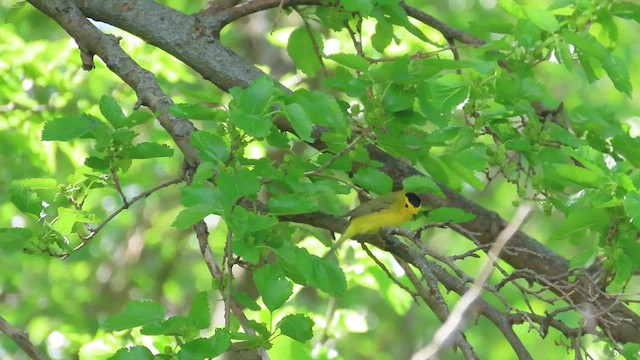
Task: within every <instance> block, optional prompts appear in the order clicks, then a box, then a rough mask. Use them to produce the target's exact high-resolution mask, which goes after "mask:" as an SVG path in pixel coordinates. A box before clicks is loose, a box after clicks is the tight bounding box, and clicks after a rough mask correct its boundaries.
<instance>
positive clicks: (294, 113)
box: [282, 103, 313, 142]
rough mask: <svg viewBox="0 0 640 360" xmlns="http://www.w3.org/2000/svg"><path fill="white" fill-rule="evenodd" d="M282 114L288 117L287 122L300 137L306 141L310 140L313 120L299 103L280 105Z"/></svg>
mask: <svg viewBox="0 0 640 360" xmlns="http://www.w3.org/2000/svg"><path fill="white" fill-rule="evenodd" d="M282 111H283V112H284V115H285V116H286V117H287V119H289V123H291V126H292V127H293V130H295V132H296V134H297V135H298V137H300V139H302V140H304V141H306V142H312V141H313V138H312V137H311V130H312V129H313V121H312V120H311V117H309V115H308V114H307V112H306V111H305V110H304V108H303V107H302V106H300V104H295V103H294V104H287V105H284V106H283V107H282Z"/></svg>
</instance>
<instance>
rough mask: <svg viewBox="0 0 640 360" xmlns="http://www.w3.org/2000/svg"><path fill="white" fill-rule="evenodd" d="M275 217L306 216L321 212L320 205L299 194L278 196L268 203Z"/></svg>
mask: <svg viewBox="0 0 640 360" xmlns="http://www.w3.org/2000/svg"><path fill="white" fill-rule="evenodd" d="M267 206H268V207H269V212H270V213H271V214H274V215H290V214H304V213H310V212H314V211H317V210H319V206H318V203H317V202H316V201H313V200H312V199H309V198H305V197H304V196H300V195H299V194H282V195H276V196H274V197H272V198H271V199H269V201H268V202H267Z"/></svg>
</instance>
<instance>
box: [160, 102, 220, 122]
mask: <svg viewBox="0 0 640 360" xmlns="http://www.w3.org/2000/svg"><path fill="white" fill-rule="evenodd" d="M169 113H171V114H173V115H176V116H179V117H182V118H186V119H192V120H203V121H219V120H220V119H222V118H224V117H225V116H226V112H225V111H223V110H220V109H211V108H207V107H204V106H201V105H198V104H174V105H173V106H171V107H170V108H169Z"/></svg>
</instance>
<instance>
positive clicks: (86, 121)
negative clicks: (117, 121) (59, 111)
mask: <svg viewBox="0 0 640 360" xmlns="http://www.w3.org/2000/svg"><path fill="white" fill-rule="evenodd" d="M100 126H104V124H103V123H102V122H101V121H100V120H99V119H98V118H96V117H94V116H91V115H87V114H80V115H72V116H65V117H60V118H57V119H54V120H51V121H47V122H46V123H45V124H44V128H43V129H42V140H43V141H69V140H73V139H76V138H81V137H87V136H90V135H91V134H92V131H93V130H94V129H96V128H98V127H100Z"/></svg>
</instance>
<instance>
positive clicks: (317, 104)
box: [291, 89, 350, 146]
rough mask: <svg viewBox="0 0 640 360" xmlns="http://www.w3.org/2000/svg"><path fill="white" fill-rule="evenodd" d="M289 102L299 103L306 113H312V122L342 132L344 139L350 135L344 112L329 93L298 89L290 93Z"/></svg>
mask: <svg viewBox="0 0 640 360" xmlns="http://www.w3.org/2000/svg"><path fill="white" fill-rule="evenodd" d="M291 102H293V103H296V104H300V105H301V106H302V107H303V108H304V111H305V112H306V113H307V114H312V116H313V122H314V123H317V124H319V125H323V126H327V127H330V128H332V129H334V130H338V132H343V133H344V138H345V139H346V138H347V137H348V136H349V135H350V128H349V127H348V122H347V119H346V118H345V116H344V112H343V111H342V109H341V108H340V106H339V105H338V102H337V101H336V99H335V98H333V97H331V96H329V94H326V93H323V92H319V91H309V90H306V89H300V90H297V91H296V92H295V93H293V95H291ZM342 145H343V146H344V142H343V143H342Z"/></svg>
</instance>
